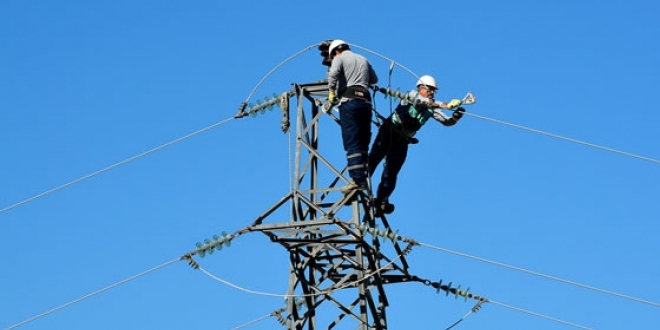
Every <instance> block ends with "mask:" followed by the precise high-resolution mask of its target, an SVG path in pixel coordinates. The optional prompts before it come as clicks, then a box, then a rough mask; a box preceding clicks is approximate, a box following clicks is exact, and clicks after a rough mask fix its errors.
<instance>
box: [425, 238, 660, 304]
mask: <svg viewBox="0 0 660 330" xmlns="http://www.w3.org/2000/svg"><path fill="white" fill-rule="evenodd" d="M419 245H421V246H424V247H427V248H430V249H434V250H438V251H443V252H447V253H450V254H453V255H457V256H461V257H465V258H470V259H473V260H477V261H481V262H485V263H489V264H492V265H496V266H500V267H504V268H508V269H512V270H516V271H520V272H523V273H527V274H531V275H535V276H539V277H543V278H547V279H550V280H553V281H557V282H562V283H566V284H570V285H573V286H577V287H581V288H584V289H589V290H593V291H597V292H600V293H604V294H608V295H612V296H616V297H619V298H624V299H628V300H632V301H636V302H640V303H644V304H647V305H651V306H654V307H660V303H656V302H653V301H648V300H644V299H640V298H636V297H632V296H628V295H625V294H621V293H617V292H613V291H609V290H604V289H600V288H597V287H593V286H590V285H586V284H582V283H578V282H574V281H570V280H566V279H563V278H559V277H556V276H551V275H546V274H542V273H539V272H535V271H532V270H527V269H524V268H520V267H516V266H511V265H508V264H505V263H502V262H497V261H492V260H488V259H485V258H481V257H476V256H472V255H469V254H466V253H462V252H457V251H453V250H449V249H445V248H441V247H437V246H433V245H429V244H425V243H419Z"/></svg>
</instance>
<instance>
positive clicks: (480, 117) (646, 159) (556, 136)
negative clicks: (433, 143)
mask: <svg viewBox="0 0 660 330" xmlns="http://www.w3.org/2000/svg"><path fill="white" fill-rule="evenodd" d="M465 114H466V115H469V116H472V117H476V118H479V119H483V120H487V121H491V122H494V123H498V124H502V125H506V126H510V127H514V128H518V129H522V130H525V131H529V132H534V133H538V134H542V135H546V136H549V137H553V138H556V139H560V140H564V141H568V142H573V143H577V144H582V145H585V146H588V147H592V148H596V149H601V150H605V151H610V152H614V153H617V154H620V155H624V156H628V157H633V158H637V159H641V160H645V161H649V162H652V163H656V164H660V160H656V159H653V158H649V157H644V156H640V155H636V154H633V153H630V152H625V151H620V150H616V149H612V148H608V147H603V146H600V145H597V144H593V143H589V142H584V141H580V140H577V139H573V138H568V137H565V136H561V135H557V134H553V133H548V132H544V131H541V130H538V129H534V128H529V127H525V126H521V125H516V124H511V123H508V122H505V121H502V120H498V119H493V118H488V117H484V116H480V115H477V114H475V113H470V112H466V113H465Z"/></svg>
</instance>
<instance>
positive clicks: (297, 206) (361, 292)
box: [250, 82, 413, 330]
mask: <svg viewBox="0 0 660 330" xmlns="http://www.w3.org/2000/svg"><path fill="white" fill-rule="evenodd" d="M293 86H294V87H293V89H292V90H291V91H290V92H287V93H284V94H283V95H282V96H281V97H279V100H278V102H279V103H280V107H281V108H282V111H283V119H282V121H283V130H285V131H287V130H288V129H289V118H290V117H289V99H292V98H295V100H296V102H295V103H296V104H297V106H296V108H295V111H296V118H295V133H296V139H295V141H296V142H295V155H294V158H295V159H294V161H293V163H294V164H295V165H294V167H295V168H294V170H293V172H294V173H293V183H292V189H291V191H290V192H289V193H288V194H287V195H286V196H284V197H283V198H282V199H280V200H279V201H278V202H277V203H276V204H274V205H273V206H272V207H270V208H269V209H268V210H267V211H266V212H264V213H263V214H261V215H260V216H259V217H258V218H257V219H256V220H255V221H254V223H253V224H252V226H251V227H250V231H259V232H262V233H264V234H265V235H267V236H268V237H269V238H270V239H271V240H272V241H273V242H276V243H279V244H280V245H282V246H283V247H284V248H286V249H287V250H288V252H289V256H290V257H289V259H290V268H289V285H288V292H287V300H286V310H285V312H284V313H283V315H282V316H281V317H280V322H281V323H282V324H283V325H284V326H286V328H287V329H291V330H302V329H308V330H314V329H334V328H337V327H340V326H341V328H347V329H363V330H367V329H377V330H385V329H387V319H386V316H387V314H386V307H387V306H388V305H389V302H388V300H387V295H386V292H385V288H384V285H385V284H388V283H397V282H407V281H410V280H412V279H413V277H412V276H410V275H409V274H408V264H407V262H406V259H405V254H406V253H407V252H408V251H409V249H410V248H411V247H412V243H410V244H409V245H408V246H407V247H405V248H401V246H400V245H399V243H400V242H399V241H397V239H396V235H395V234H394V233H392V231H391V229H390V228H389V225H388V223H387V220H386V219H385V218H384V217H380V218H375V217H374V216H373V209H372V206H371V205H372V203H371V196H370V195H371V194H370V193H369V192H365V191H355V192H352V193H349V194H347V195H344V194H342V192H341V191H340V188H339V187H340V186H343V185H345V184H347V183H348V180H347V179H346V177H345V176H344V175H345V173H346V169H345V166H344V165H345V158H343V157H342V159H341V163H342V166H344V169H343V170H338V167H336V166H335V165H336V164H333V163H331V162H330V161H329V160H328V159H327V158H325V157H324V156H323V154H322V151H321V149H320V148H319V146H320V141H321V134H320V132H321V126H322V125H336V124H337V123H338V118H337V117H336V116H335V115H334V114H333V113H332V111H327V110H325V108H324V107H323V104H324V101H325V100H327V95H328V88H327V83H326V82H317V83H310V84H302V85H298V84H293ZM274 103H275V102H272V101H271V103H270V105H271V106H272V105H273V104H274ZM292 103H293V102H292ZM264 106H265V104H264ZM329 138H331V139H333V140H335V141H332V143H329V144H328V145H329V146H330V147H332V148H341V142H340V141H341V138H340V137H339V136H333V137H329ZM328 140H329V141H331V140H330V139H328ZM285 205H287V206H289V207H290V218H289V220H288V221H284V222H275V223H269V222H267V221H266V220H267V219H268V217H269V216H271V215H273V214H274V213H275V211H276V210H278V209H281V208H282V207H285ZM377 223H378V224H377ZM377 226H378V227H380V228H379V231H380V233H381V235H380V236H381V238H382V237H389V238H390V239H389V240H387V239H386V240H383V241H382V242H380V241H379V240H378V238H379V236H377V235H373V233H374V231H373V230H374V228H376V227H377ZM369 229H370V230H371V231H369ZM383 233H385V234H383ZM386 250H387V252H386ZM386 253H391V254H392V255H394V257H388V256H387V255H386ZM345 324H347V326H344V325H345Z"/></svg>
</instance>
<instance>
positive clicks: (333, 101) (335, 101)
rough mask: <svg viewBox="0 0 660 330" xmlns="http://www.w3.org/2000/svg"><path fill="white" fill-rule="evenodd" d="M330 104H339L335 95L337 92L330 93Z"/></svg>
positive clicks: (331, 91)
mask: <svg viewBox="0 0 660 330" xmlns="http://www.w3.org/2000/svg"><path fill="white" fill-rule="evenodd" d="M328 102H330V104H337V95H335V91H334V90H332V89H331V90H330V92H329V93H328Z"/></svg>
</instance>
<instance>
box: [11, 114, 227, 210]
mask: <svg viewBox="0 0 660 330" xmlns="http://www.w3.org/2000/svg"><path fill="white" fill-rule="evenodd" d="M233 119H235V118H233V117H231V118H228V119H225V120H223V121H220V122H217V123H215V124H213V125H210V126H207V127H204V128H202V129H200V130H198V131H195V132H192V133H190V134H188V135H185V136H182V137H180V138H178V139H175V140H172V141H170V142H167V143H165V144H163V145H160V146H158V147H156V148H153V149H151V150H148V151H145V152H143V153H141V154H138V155H135V156H133V157H130V158H128V159H125V160H123V161H121V162H119V163H116V164H114V165H110V166H108V167H105V168H103V169H100V170H98V171H96V172H93V173H90V174H87V175H85V176H82V177H80V178H78V179H75V180H73V181H71V182H68V183H65V184H63V185H61V186H57V187H55V188H53V189H50V190H47V191H44V192H42V193H40V194H38V195H35V196H32V197H30V198H28V199H25V200H23V201H20V202H18V203H15V204H12V205H9V206H7V207H5V208H3V209H0V213H3V212H6V211H9V210H11V209H13V208H16V207H18V206H21V205H23V204H26V203H29V202H32V201H34V200H36V199H38V198H41V197H44V196H46V195H49V194H52V193H54V192H56V191H58V190H61V189H64V188H66V187H69V186H71V185H74V184H76V183H79V182H81V181H84V180H86V179H89V178H91V177H93V176H97V175H99V174H101V173H103V172H107V171H109V170H111V169H114V168H116V167H119V166H121V165H124V164H126V163H128V162H131V161H134V160H136V159H138V158H141V157H144V156H146V155H149V154H152V153H154V152H156V151H159V150H161V149H164V148H166V147H169V146H171V145H173V144H175V143H178V142H181V141H183V140H186V139H188V138H191V137H193V136H195V135H198V134H201V133H203V132H206V131H208V130H210V129H212V128H215V127H217V126H220V125H223V124H225V123H227V122H229V121H231V120H233Z"/></svg>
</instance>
